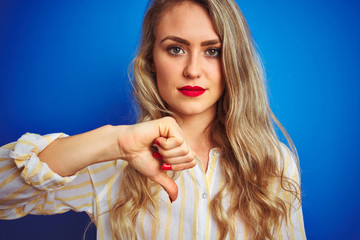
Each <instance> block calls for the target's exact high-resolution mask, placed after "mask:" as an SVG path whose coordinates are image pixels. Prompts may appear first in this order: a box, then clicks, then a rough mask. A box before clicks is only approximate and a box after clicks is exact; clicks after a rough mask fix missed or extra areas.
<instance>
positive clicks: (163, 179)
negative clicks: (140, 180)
mask: <svg viewBox="0 0 360 240" xmlns="http://www.w3.org/2000/svg"><path fill="white" fill-rule="evenodd" d="M150 179H151V180H153V181H154V182H157V183H158V184H160V185H161V186H162V187H163V188H164V190H165V191H166V192H167V193H168V195H169V198H170V201H171V202H173V201H175V200H176V199H177V196H178V186H177V185H176V183H175V182H174V181H173V180H172V179H171V178H170V177H169V176H168V175H166V173H165V172H161V173H160V174H158V175H156V176H153V177H151V178H150Z"/></svg>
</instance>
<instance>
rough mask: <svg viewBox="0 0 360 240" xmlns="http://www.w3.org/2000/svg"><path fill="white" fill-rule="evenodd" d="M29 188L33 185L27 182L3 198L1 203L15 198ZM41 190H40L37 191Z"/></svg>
mask: <svg viewBox="0 0 360 240" xmlns="http://www.w3.org/2000/svg"><path fill="white" fill-rule="evenodd" d="M29 188H31V186H29V185H27V184H25V185H23V186H22V187H21V188H18V189H16V191H14V192H12V193H10V194H9V195H8V196H7V197H5V198H3V197H2V199H1V200H0V203H5V202H9V201H11V200H14V199H15V198H16V197H17V196H18V195H19V194H21V193H23V192H25V191H26V190H28V189H29ZM37 192H40V191H37Z"/></svg>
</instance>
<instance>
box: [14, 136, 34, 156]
mask: <svg viewBox="0 0 360 240" xmlns="http://www.w3.org/2000/svg"><path fill="white" fill-rule="evenodd" d="M17 144H23V145H27V146H31V147H33V152H34V153H36V155H37V154H38V153H39V148H38V146H37V145H36V144H35V143H33V142H30V141H28V140H24V139H19V140H18V141H17Z"/></svg>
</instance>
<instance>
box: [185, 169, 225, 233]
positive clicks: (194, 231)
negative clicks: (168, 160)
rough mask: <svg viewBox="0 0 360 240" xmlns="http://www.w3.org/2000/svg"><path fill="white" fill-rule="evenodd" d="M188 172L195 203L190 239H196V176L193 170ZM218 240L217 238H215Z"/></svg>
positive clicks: (197, 196) (197, 205) (197, 198)
mask: <svg viewBox="0 0 360 240" xmlns="http://www.w3.org/2000/svg"><path fill="white" fill-rule="evenodd" d="M189 172H190V176H191V180H192V185H193V189H194V196H195V202H194V209H193V219H192V221H193V222H192V239H196V238H197V235H196V232H197V220H198V213H199V212H198V209H199V189H198V187H197V181H196V176H195V170H194V168H192V169H190V170H189ZM217 239H218V238H217Z"/></svg>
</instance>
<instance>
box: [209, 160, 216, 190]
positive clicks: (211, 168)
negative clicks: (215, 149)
mask: <svg viewBox="0 0 360 240" xmlns="http://www.w3.org/2000/svg"><path fill="white" fill-rule="evenodd" d="M216 162H217V161H216V155H214V154H213V155H212V156H211V163H210V167H209V169H208V176H207V179H208V182H209V189H210V187H211V184H212V181H213V176H214V172H215V165H216Z"/></svg>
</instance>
